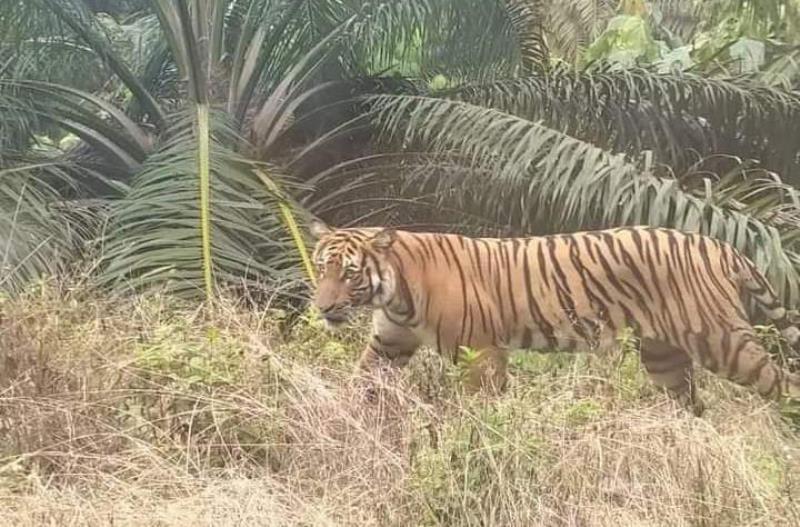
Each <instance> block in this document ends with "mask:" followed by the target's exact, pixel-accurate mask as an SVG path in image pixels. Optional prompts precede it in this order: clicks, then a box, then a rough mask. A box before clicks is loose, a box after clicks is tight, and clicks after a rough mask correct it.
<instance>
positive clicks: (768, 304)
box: [737, 255, 800, 357]
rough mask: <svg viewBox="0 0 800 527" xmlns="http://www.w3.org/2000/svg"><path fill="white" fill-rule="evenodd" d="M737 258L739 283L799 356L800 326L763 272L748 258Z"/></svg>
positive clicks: (739, 256)
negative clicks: (794, 320) (792, 318)
mask: <svg viewBox="0 0 800 527" xmlns="http://www.w3.org/2000/svg"><path fill="white" fill-rule="evenodd" d="M737 256H738V258H739V262H737V263H739V267H740V278H741V283H742V285H743V286H744V288H745V290H746V291H747V292H748V293H749V295H750V296H751V297H752V298H753V299H754V300H755V302H756V304H758V306H759V308H760V309H761V311H763V313H764V315H766V317H767V318H768V319H769V320H770V321H771V322H772V323H773V324H774V325H775V327H776V328H778V330H779V331H780V333H781V336H782V337H783V338H784V339H786V342H787V343H788V344H789V347H790V348H791V349H792V351H793V352H794V355H795V356H796V357H800V328H798V327H797V325H796V324H795V323H794V322H793V321H792V320H791V318H790V317H789V312H788V311H787V309H786V308H785V307H784V305H783V303H782V302H781V301H780V299H779V298H778V295H776V294H775V290H774V289H773V288H772V285H771V284H770V283H769V281H768V280H767V278H766V277H765V276H764V274H763V273H762V272H761V271H759V270H758V268H756V266H755V264H753V262H751V261H750V260H749V259H747V258H745V257H743V256H741V255H737Z"/></svg>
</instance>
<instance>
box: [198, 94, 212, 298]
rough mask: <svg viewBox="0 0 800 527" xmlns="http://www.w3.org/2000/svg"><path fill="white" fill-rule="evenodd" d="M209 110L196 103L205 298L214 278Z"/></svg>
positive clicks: (209, 295)
mask: <svg viewBox="0 0 800 527" xmlns="http://www.w3.org/2000/svg"><path fill="white" fill-rule="evenodd" d="M208 114H209V110H208V105H207V104H198V105H197V169H198V173H199V176H200V233H201V236H202V242H201V243H202V251H203V281H204V282H205V288H206V300H209V301H211V300H212V299H213V297H214V281H213V280H214V278H213V276H212V260H211V196H210V195H211V190H210V188H211V184H210V182H211V168H210V165H211V162H210V157H211V156H210V133H209V115H208Z"/></svg>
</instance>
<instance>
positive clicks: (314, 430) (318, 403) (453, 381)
mask: <svg viewBox="0 0 800 527" xmlns="http://www.w3.org/2000/svg"><path fill="white" fill-rule="evenodd" d="M281 316H282V314H281V312H280V311H279V310H276V309H269V308H263V309H259V310H254V309H248V308H246V307H244V306H237V305H236V304H235V303H233V302H228V301H221V302H219V303H218V304H217V305H215V306H214V307H213V308H210V309H209V308H198V307H196V306H194V305H190V304H183V303H180V302H177V301H175V300H170V299H167V298H165V297H163V296H160V295H155V294H151V295H142V296H140V297H137V298H133V299H116V300H111V299H102V298H99V297H98V296H97V295H90V294H88V293H85V292H81V291H80V290H68V289H67V288H65V287H56V286H45V285H42V286H41V287H38V288H36V289H35V290H34V291H32V292H30V293H29V294H27V295H24V296H23V297H22V298H19V299H13V300H11V299H5V300H2V299H0V508H2V510H3V511H4V512H3V514H2V515H0V525H20V526H39V525H59V526H69V525H98V526H100V525H103V526H106V525H115V526H125V525H163V526H178V525H180V526H184V525H191V526H193V527H198V526H205V525H209V526H211V525H214V526H226V525H231V526H233V525H237V526H239V525H280V526H283V525H287V526H293V525H309V526H311V525H313V526H317V525H322V526H325V525H354V526H355V525H358V526H361V525H381V526H383V525H397V526H405V525H421V526H426V525H476V526H478V525H520V526H522V525H524V526H536V525H541V526H560V525H574V526H607V525H608V526H612V525H613V526H615V527H616V526H619V525H626V526H660V525H663V526H682V525H687V526H688V525H691V526H706V525H708V526H717V525H725V526H736V525H764V526H780V525H787V526H789V525H792V526H793V525H798V524H800V500H798V498H799V497H800V432H798V430H797V428H796V425H795V424H794V423H793V422H792V420H791V415H790V414H789V413H787V412H786V411H785V409H783V410H784V411H783V413H782V408H781V407H779V406H778V405H776V404H775V403H769V402H766V401H764V400H762V399H760V398H759V397H758V396H757V395H755V394H753V393H751V392H750V391H748V390H746V389H742V388H739V387H736V386H733V385H731V384H730V383H728V382H726V381H722V380H719V379H717V378H715V377H713V376H710V375H704V376H702V378H701V379H700V389H701V393H702V394H703V396H704V398H705V400H706V403H707V406H708V407H709V409H708V411H707V412H706V414H705V415H704V416H703V417H702V418H697V417H694V416H692V415H690V414H689V413H687V412H685V411H683V410H681V409H680V408H678V407H677V406H676V405H675V404H673V403H672V402H671V401H670V399H669V398H668V397H667V396H666V395H664V394H663V393H661V392H659V391H658V390H657V389H655V388H654V387H652V386H651V385H650V384H649V383H648V382H647V379H646V377H645V375H644V373H643V371H642V369H641V367H640V365H639V362H638V359H637V356H636V353H635V346H631V345H630V342H628V341H625V342H623V343H622V348H625V349H628V353H621V352H620V353H617V354H612V355H610V356H600V357H596V356H594V357H590V356H588V355H584V354H577V355H567V354H558V353H551V354H541V353H518V354H516V355H515V356H514V359H513V361H512V365H513V368H512V380H511V383H510V387H509V390H508V393H506V394H505V395H503V396H500V397H494V398H487V397H483V396H469V395H465V394H463V393H462V390H461V386H462V383H461V382H460V380H459V377H460V375H461V374H462V371H461V370H460V369H459V367H458V366H454V365H452V364H445V363H443V361H441V360H439V358H438V357H437V356H435V355H434V354H433V353H431V352H429V351H425V352H422V353H420V355H419V356H418V357H416V358H415V359H414V361H413V363H412V365H411V366H410V367H409V368H408V370H407V371H405V372H403V373H402V374H401V375H398V376H396V377H395V378H392V379H387V380H385V383H386V385H385V390H384V392H383V395H382V397H381V398H380V399H379V400H378V401H376V402H375V403H368V402H366V401H364V400H363V399H362V397H361V395H360V393H361V392H359V391H358V389H357V383H354V382H353V378H352V375H351V373H352V368H353V364H354V361H355V358H356V357H357V355H358V352H359V350H360V348H361V346H362V345H363V343H364V340H365V337H366V335H365V333H364V329H363V327H364V326H363V322H357V323H354V325H353V326H352V327H350V328H347V329H345V330H344V331H342V332H340V333H338V334H335V335H331V334H329V333H326V332H325V331H323V330H322V329H321V328H320V327H318V325H317V324H316V322H314V321H313V320H311V319H309V320H302V321H300V323H299V324H298V325H297V326H295V328H294V329H293V330H292V332H291V334H289V335H282V334H281V333H280V332H279V331H278V326H279V321H280V318H281Z"/></svg>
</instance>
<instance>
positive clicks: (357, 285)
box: [311, 222, 397, 327]
mask: <svg viewBox="0 0 800 527" xmlns="http://www.w3.org/2000/svg"><path fill="white" fill-rule="evenodd" d="M311 233H312V234H313V235H314V236H315V237H316V238H317V245H316V247H315V248H314V255H313V260H314V264H315V265H316V268H317V274H318V276H317V278H318V280H317V290H316V294H315V296H314V305H315V306H316V308H317V309H319V312H320V315H321V316H322V318H323V319H324V320H325V322H326V324H327V325H328V327H336V326H339V325H341V324H343V323H345V322H346V321H347V320H348V319H349V318H350V315H351V314H352V313H353V312H354V311H355V310H356V309H357V308H359V307H361V306H367V305H371V306H375V307H380V306H382V305H385V303H386V301H387V299H388V298H391V295H392V294H393V290H394V269H393V267H392V266H391V265H390V264H389V262H388V261H387V258H388V255H389V252H390V249H391V246H392V244H393V243H394V241H395V239H396V237H397V233H396V232H395V231H394V230H392V229H331V228H330V227H328V226H326V225H325V224H323V223H320V222H314V223H312V225H311Z"/></svg>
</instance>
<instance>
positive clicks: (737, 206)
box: [370, 96, 800, 305]
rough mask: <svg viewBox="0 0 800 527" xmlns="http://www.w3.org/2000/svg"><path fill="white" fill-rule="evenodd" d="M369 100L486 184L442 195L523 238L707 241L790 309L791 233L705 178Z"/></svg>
mask: <svg viewBox="0 0 800 527" xmlns="http://www.w3.org/2000/svg"><path fill="white" fill-rule="evenodd" d="M370 102H371V104H373V105H374V109H375V110H374V111H375V115H376V120H377V122H378V123H379V125H380V126H381V127H382V128H383V129H384V130H385V131H386V133H387V134H388V137H394V138H396V139H398V140H401V141H403V142H404V143H405V144H422V145H425V146H427V147H428V148H430V149H431V150H432V151H434V152H456V153H458V154H459V156H462V158H463V159H466V160H469V164H470V165H472V166H477V167H478V168H479V169H480V170H478V171H476V172H475V174H476V175H482V176H484V177H466V178H463V179H460V180H454V179H452V178H439V179H438V181H437V182H436V185H437V187H438V191H439V194H440V195H449V196H451V197H452V196H454V195H460V196H465V195H469V194H472V195H473V196H474V197H473V198H470V199H472V202H473V203H475V202H477V204H478V205H479V207H480V208H481V209H482V210H484V211H499V213H500V214H502V215H503V216H504V217H505V218H506V222H507V223H510V224H515V225H519V226H521V228H522V229H523V230H526V231H534V230H536V229H537V228H538V229H541V228H542V226H543V225H548V226H551V228H555V230H556V231H558V232H564V231H570V230H576V229H584V228H588V227H599V226H613V225H631V224H648V225H653V226H667V227H674V228H678V229H684V230H690V231H701V232H704V233H708V234H711V235H712V236H715V237H717V238H720V239H723V240H726V241H728V242H730V243H732V244H733V245H734V246H736V247H737V248H739V249H740V250H742V251H743V252H745V253H747V254H749V255H750V256H751V257H753V258H754V260H755V261H756V263H757V264H758V265H760V266H761V267H762V269H764V270H765V271H766V272H767V273H768V275H769V276H770V277H771V278H772V280H773V283H774V284H776V285H778V287H779V289H780V292H781V294H783V295H785V296H786V298H787V299H788V301H789V302H791V303H792V305H795V304H796V303H797V302H798V300H800V296H798V278H800V275H799V274H798V268H797V267H795V265H794V262H796V261H798V260H797V256H798V254H797V250H798V245H797V236H796V235H794V234H792V229H787V228H786V224H785V223H781V222H780V221H779V220H777V219H776V218H775V217H771V216H768V215H761V216H760V215H759V214H757V213H755V212H756V211H757V210H760V209H758V207H757V206H756V205H753V204H751V208H749V209H748V205H747V204H745V200H743V199H741V198H742V196H741V195H738V199H734V198H731V199H727V198H725V199H723V198H722V197H723V196H726V194H724V193H723V192H721V190H722V188H724V186H723V187H722V188H719V187H718V186H717V187H715V183H714V182H713V181H711V180H706V182H705V183H704V186H703V187H702V188H701V189H689V188H684V186H683V185H682V184H681V182H680V181H679V180H677V179H674V178H667V177H657V175H655V174H654V173H653V170H652V168H651V167H649V166H647V165H646V164H645V165H644V166H638V165H637V164H634V163H632V162H630V161H628V160H627V159H626V158H625V157H624V156H622V155H611V154H609V153H608V152H607V151H605V150H603V149H601V148H598V147H596V146H594V145H592V144H590V143H586V142H584V141H580V140H578V139H575V138H573V137H571V136H568V135H565V134H563V133H561V132H559V131H557V130H554V129H552V128H549V127H547V126H544V125H542V124H538V123H535V122H532V121H529V120H526V119H523V118H520V117H517V116H514V115H511V114H507V113H503V112H499V111H497V110H492V109H487V108H483V107H479V106H474V105H470V104H467V103H463V102H457V101H449V100H441V99H434V98H426V97H410V96H378V97H375V98H372V99H371V100H370ZM486 174H491V175H492V178H491V180H488V179H486V178H485V175H486ZM489 183H491V184H489ZM754 185H755V184H754ZM770 185H771V186H772V187H768V188H771V190H770V192H772V193H773V194H772V196H774V200H775V201H774V202H773V203H772V204H773V205H774V203H775V202H778V201H779V202H780V203H782V204H783V206H784V207H785V208H787V209H788V210H796V209H797V208H798V204H800V198H798V196H797V191H795V190H794V189H793V188H791V187H789V186H786V185H783V184H781V183H780V182H779V181H772V182H771V183H770ZM776 185H778V190H776V188H775V186H776ZM718 190H719V191H720V192H719V194H718V193H717V191H718ZM765 192H766V191H765ZM755 195H758V194H757V193H756V194H755ZM717 197H719V199H717Z"/></svg>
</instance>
